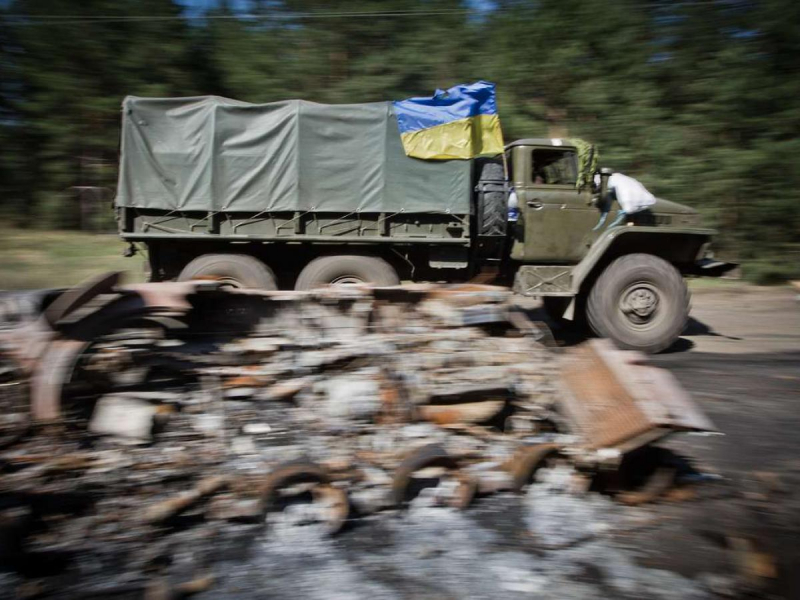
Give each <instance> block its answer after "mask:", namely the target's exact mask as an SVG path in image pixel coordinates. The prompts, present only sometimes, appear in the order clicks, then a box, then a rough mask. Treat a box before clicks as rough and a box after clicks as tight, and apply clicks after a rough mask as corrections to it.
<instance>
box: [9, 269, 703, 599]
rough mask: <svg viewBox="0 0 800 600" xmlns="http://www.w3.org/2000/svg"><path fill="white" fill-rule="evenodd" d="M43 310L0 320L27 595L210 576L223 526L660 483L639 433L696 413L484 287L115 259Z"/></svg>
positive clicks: (19, 554) (19, 577)
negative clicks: (307, 280) (551, 332)
mask: <svg viewBox="0 0 800 600" xmlns="http://www.w3.org/2000/svg"><path fill="white" fill-rule="evenodd" d="M45 304H47V305H46V306H45V307H43V308H42V310H41V311H38V312H36V311H31V313H30V314H28V315H27V317H26V318H24V319H18V320H17V321H15V322H13V323H12V324H11V325H10V326H9V327H7V328H6V329H5V330H3V331H2V334H1V335H2V344H3V352H4V355H3V356H4V362H3V367H2V371H1V372H0V374H1V375H2V377H3V379H2V383H0V386H1V387H0V394H2V396H0V397H1V399H2V402H3V403H4V415H3V421H2V437H0V443H1V444H2V448H0V450H1V453H0V464H2V468H3V472H4V474H3V477H2V480H0V501H1V502H2V505H0V554H2V560H3V562H5V563H6V564H8V565H11V566H12V567H11V570H12V573H14V576H15V578H16V579H14V582H16V585H17V588H16V589H17V592H18V593H19V594H21V595H26V594H27V595H29V596H34V595H37V594H39V595H48V594H52V595H58V593H64V590H68V594H72V595H76V594H82V595H88V596H90V595H92V594H94V595H112V594H116V595H121V596H125V595H126V594H127V595H131V596H132V597H137V595H139V596H140V595H141V594H145V595H146V597H180V596H182V595H188V594H191V593H194V592H198V591H203V590H204V589H207V588H209V587H211V586H212V585H213V580H212V579H210V577H211V575H210V573H211V572H212V570H213V569H212V563H213V560H214V559H213V552H212V550H211V549H212V548H213V544H212V543H211V542H210V541H209V540H212V539H214V536H215V535H217V534H218V533H219V532H220V528H236V527H258V528H264V527H266V535H267V537H269V536H274V537H275V538H276V539H289V540H291V539H293V538H292V535H294V533H292V532H296V531H297V530H304V531H306V532H311V534H312V535H320V536H329V535H333V534H336V533H338V532H340V531H342V530H343V529H347V528H348V527H358V523H359V521H360V520H362V519H365V518H369V516H370V515H374V516H376V517H377V518H380V515H387V516H391V515H395V514H398V511H400V512H402V511H405V510H408V509H409V508H412V509H413V508H414V507H436V506H443V507H449V508H451V509H457V510H463V509H467V508H468V507H470V506H471V505H472V504H473V503H474V502H475V500H476V498H480V497H482V496H487V495H491V494H494V493H496V492H503V491H505V492H517V493H519V492H522V491H523V490H525V489H527V488H528V486H531V484H533V486H532V487H533V488H535V487H536V486H537V485H540V484H539V483H537V482H539V481H544V482H545V483H544V484H542V485H544V486H545V487H546V486H547V485H553V484H552V481H553V480H554V478H555V480H559V481H560V483H559V484H558V485H560V486H562V487H563V486H567V487H569V488H571V489H575V490H582V491H583V492H585V491H586V490H589V489H595V490H600V491H603V492H605V493H607V494H609V495H611V496H612V497H616V498H618V499H619V500H620V501H621V502H624V503H627V504H636V503H640V502H644V501H648V500H653V499H655V498H657V497H658V495H659V494H660V493H663V492H665V491H667V490H668V489H669V488H670V487H672V486H673V485H674V482H675V475H676V468H675V466H674V465H672V464H669V461H668V460H661V458H662V457H661V455H660V454H659V452H658V449H655V448H653V447H652V443H653V442H655V441H657V440H660V439H661V438H663V437H664V436H666V435H668V434H670V433H672V432H675V431H710V430H713V425H712V424H711V423H710V422H709V421H708V419H707V418H706V417H705V416H704V415H703V414H702V413H701V412H700V411H699V409H698V408H697V407H696V406H695V405H694V404H693V403H692V401H691V400H690V399H689V398H688V396H687V395H686V394H685V392H683V390H682V389H681V388H680V386H679V385H678V384H677V382H676V381H675V380H674V379H672V378H671V376H670V375H669V374H668V373H666V372H664V371H660V370H658V369H654V368H652V367H650V366H648V365H646V364H645V363H644V362H643V357H641V356H640V355H637V354H635V353H627V352H619V351H617V350H615V349H614V348H613V347H612V346H611V345H610V344H608V343H606V342H604V341H601V340H596V341H592V342H589V343H587V344H586V345H584V346H582V347H578V348H576V349H574V350H571V351H567V352H562V351H559V350H557V349H555V348H552V347H550V346H549V345H548V344H547V343H546V340H547V331H546V330H545V329H544V328H543V327H541V326H539V325H538V324H536V323H533V322H531V321H529V320H528V319H527V317H526V316H525V313H524V312H522V311H520V310H519V309H518V308H517V307H516V306H515V305H514V304H513V303H512V302H511V301H510V298H509V294H508V292H506V291H505V290H502V289H500V288H494V287H487V286H467V285H464V286H455V287H447V288H443V287H437V286H427V285H426V286H409V287H397V288H374V289H369V288H361V287H344V288H329V289H323V290H318V291H314V292H259V291H252V290H228V289H224V288H221V287H220V286H219V285H218V284H217V283H216V282H213V281H195V282H190V283H179V284H171V283H165V284H143V285H134V286H122V285H120V284H119V281H118V277H117V276H114V275H111V276H106V277H103V278H99V279H98V280H96V281H94V282H90V283H89V284H87V285H85V286H83V287H82V288H78V289H75V290H69V291H67V292H64V293H63V294H61V295H54V299H52V298H51V299H50V301H49V303H45ZM630 471H635V472H630ZM545 472H546V474H545V475H542V473H545ZM547 481H550V482H551V483H549V484H547V483H546V482H547ZM543 489H544V488H543ZM534 496H535V495H534ZM534 496H531V498H533V500H530V501H535V497H534ZM541 526H543V525H541V524H540V527H541ZM564 535H566V534H564ZM576 535H577V534H576ZM178 540H183V541H181V542H179V541H178ZM184 542H188V543H189V545H190V547H191V548H192V549H193V550H192V551H193V554H192V556H191V557H189V558H187V557H185V556H183V558H181V557H180V556H178V555H180V552H179V551H177V550H175V544H178V545H181V544H183V543H184ZM184 552H185V548H184ZM20 586H21V587H20ZM26 586H27V587H26ZM56 592H58V593H56Z"/></svg>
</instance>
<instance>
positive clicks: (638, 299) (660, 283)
mask: <svg viewBox="0 0 800 600" xmlns="http://www.w3.org/2000/svg"><path fill="white" fill-rule="evenodd" d="M586 316H587V319H588V321H589V325H590V326H591V328H592V329H593V330H594V332H595V333H596V334H597V335H599V336H603V337H607V338H610V339H611V340H613V341H614V342H615V343H616V344H617V346H619V347H620V348H622V349H626V350H639V351H640V352H645V353H647V354H655V353H657V352H661V351H662V350H664V349H666V348H668V347H669V346H671V345H672V344H673V342H675V340H677V339H678V336H679V335H680V334H681V332H682V331H683V329H684V328H685V327H686V322H687V320H688V319H689V290H688V289H687V287H686V282H685V281H684V280H683V277H682V276H681V274H680V273H679V272H678V270H677V269H676V268H675V267H673V266H672V265H671V264H670V263H668V262H667V261H665V260H663V259H661V258H658V257H657V256H653V255H651V254H628V255H625V256H621V257H620V258H618V259H616V260H615V261H614V262H612V263H611V264H610V265H609V266H608V267H606V269H605V271H603V273H602V274H601V275H600V277H598V279H597V281H596V282H595V284H594V286H593V287H592V290H591V292H590V293H589V299H588V302H587V306H586Z"/></svg>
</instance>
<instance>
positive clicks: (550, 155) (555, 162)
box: [531, 148, 578, 185]
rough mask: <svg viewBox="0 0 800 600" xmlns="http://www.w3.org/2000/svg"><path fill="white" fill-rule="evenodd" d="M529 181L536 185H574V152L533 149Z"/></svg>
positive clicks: (576, 171)
mask: <svg viewBox="0 0 800 600" xmlns="http://www.w3.org/2000/svg"><path fill="white" fill-rule="evenodd" d="M531 156H532V159H533V160H532V163H533V164H532V165H531V167H532V169H533V170H532V171H531V181H532V182H533V183H534V184H537V185H575V183H576V182H577V179H578V169H577V164H576V160H575V159H576V154H575V150H573V149H571V148H564V149H562V148H535V149H534V150H533V152H532V153H531Z"/></svg>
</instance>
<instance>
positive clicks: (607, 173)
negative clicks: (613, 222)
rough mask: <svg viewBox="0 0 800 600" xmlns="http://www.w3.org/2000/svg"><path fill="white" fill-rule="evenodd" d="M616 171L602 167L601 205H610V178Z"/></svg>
mask: <svg viewBox="0 0 800 600" xmlns="http://www.w3.org/2000/svg"><path fill="white" fill-rule="evenodd" d="M613 173H614V169H609V168H603V169H600V205H601V206H603V207H607V206H608V178H609V177H611V175H612V174H613Z"/></svg>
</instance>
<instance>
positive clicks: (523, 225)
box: [505, 138, 733, 352]
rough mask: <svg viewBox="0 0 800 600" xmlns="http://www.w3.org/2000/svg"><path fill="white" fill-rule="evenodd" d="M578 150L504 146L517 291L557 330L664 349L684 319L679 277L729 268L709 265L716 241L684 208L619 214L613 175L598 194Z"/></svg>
mask: <svg viewBox="0 0 800 600" xmlns="http://www.w3.org/2000/svg"><path fill="white" fill-rule="evenodd" d="M580 151H581V149H580V148H578V146H577V145H576V144H575V143H573V142H571V141H569V140H560V139H542V138H534V139H522V140H517V141H515V142H513V143H511V144H509V145H508V146H506V156H505V159H506V164H507V165H508V184H509V186H510V188H511V189H513V192H514V193H515V195H516V198H517V206H518V209H519V218H518V219H517V220H516V221H515V222H510V223H509V237H510V251H509V255H508V257H509V259H510V262H509V264H510V265H511V266H510V270H511V272H513V280H514V289H515V291H517V292H518V293H520V294H523V295H526V296H533V297H539V298H542V299H543V300H544V303H545V307H546V308H547V310H548V312H549V313H551V315H552V316H553V317H554V318H555V319H556V320H557V321H560V322H562V323H564V324H568V323H570V322H573V323H575V324H583V323H586V322H588V325H589V326H590V327H591V329H592V330H594V331H595V332H596V333H598V334H599V335H603V336H604V337H610V338H612V339H614V340H615V341H616V342H617V344H618V345H620V346H622V347H625V348H630V349H638V350H642V351H645V352H658V351H660V350H663V349H664V348H666V347H667V346H669V345H670V344H671V343H672V342H674V340H675V339H676V338H677V337H678V336H679V335H680V333H681V331H682V330H683V328H684V326H685V324H686V321H687V319H688V310H689V292H688V290H687V288H686V284H685V282H684V279H683V276H684V275H688V274H704V273H705V274H709V275H717V274H721V273H722V272H724V271H725V270H727V269H729V268H731V267H732V266H733V265H728V264H727V263H721V262H719V261H715V260H713V258H711V257H710V256H707V249H708V246H709V243H710V240H711V238H712V236H713V235H714V234H715V232H714V231H713V230H711V229H704V228H702V227H700V226H699V221H700V217H699V215H698V213H697V211H695V210H694V209H692V208H690V207H688V206H684V205H681V204H678V203H675V202H670V201H668V200H663V199H657V200H656V202H655V204H654V205H653V206H651V207H650V208H648V209H647V210H644V211H641V212H637V213H634V214H630V215H627V214H625V213H624V212H623V211H621V209H620V206H619V203H618V202H617V201H616V200H615V197H614V195H613V193H610V191H609V189H608V178H609V177H610V175H611V174H612V172H611V171H610V170H608V169H603V170H601V171H600V173H601V177H600V184H599V185H597V184H596V183H595V177H594V175H595V169H594V168H593V167H592V168H588V170H587V160H586V156H585V154H584V157H583V159H582V158H581V156H580ZM584 152H585V149H584ZM589 152H594V150H593V149H592V150H589ZM582 170H583V173H582Z"/></svg>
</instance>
